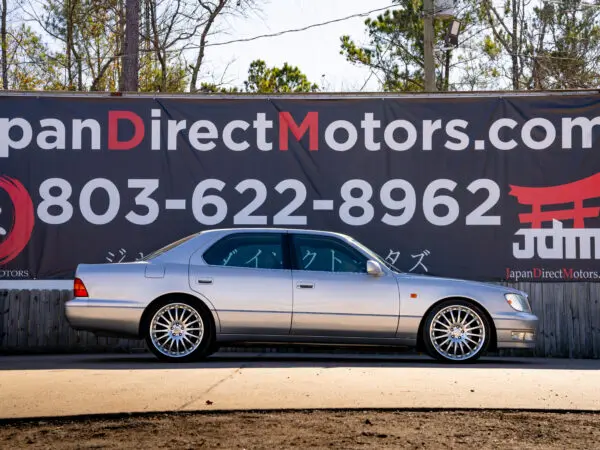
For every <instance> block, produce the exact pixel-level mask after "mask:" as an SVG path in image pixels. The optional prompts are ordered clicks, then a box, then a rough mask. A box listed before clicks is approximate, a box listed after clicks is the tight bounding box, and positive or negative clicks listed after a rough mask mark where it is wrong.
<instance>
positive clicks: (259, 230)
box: [201, 227, 349, 237]
mask: <svg viewBox="0 0 600 450" xmlns="http://www.w3.org/2000/svg"><path fill="white" fill-rule="evenodd" d="M212 233H218V234H224V233H297V234H320V235H323V236H343V237H349V236H347V235H345V234H342V233H336V232H333V231H324V230H311V229H299V228H275V227H260V228H214V229H211V230H205V231H203V232H202V233H201V234H212Z"/></svg>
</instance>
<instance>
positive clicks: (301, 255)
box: [293, 235, 367, 273]
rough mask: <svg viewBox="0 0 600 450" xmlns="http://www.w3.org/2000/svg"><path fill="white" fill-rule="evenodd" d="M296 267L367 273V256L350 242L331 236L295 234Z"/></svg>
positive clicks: (319, 270) (309, 269) (321, 270)
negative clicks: (349, 243) (351, 245)
mask: <svg viewBox="0 0 600 450" xmlns="http://www.w3.org/2000/svg"><path fill="white" fill-rule="evenodd" d="M293 245H294V257H295V266H294V267H295V268H296V269H298V270H308V271H316V272H342V273H343V272H346V273H366V271H367V269H366V267H367V258H366V257H365V256H363V255H362V254H361V253H360V252H358V251H357V250H355V249H353V248H352V247H350V246H349V245H348V244H346V243H344V242H342V241H340V240H338V239H335V238H329V237H321V236H303V235H295V236H294V237H293Z"/></svg>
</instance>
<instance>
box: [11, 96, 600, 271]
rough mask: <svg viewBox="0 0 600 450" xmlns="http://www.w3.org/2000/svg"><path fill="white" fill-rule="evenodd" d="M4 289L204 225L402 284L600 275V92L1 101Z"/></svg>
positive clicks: (129, 255) (143, 248)
mask: <svg viewBox="0 0 600 450" xmlns="http://www.w3.org/2000/svg"><path fill="white" fill-rule="evenodd" d="M0 105H1V106H2V108H1V111H2V112H1V113H0V280H2V279H23V278H36V279H49V278H69V277H72V276H73V273H74V269H75V267H76V265H77V264H78V263H101V262H120V261H122V262H129V261H135V260H136V259H140V258H142V257H143V255H145V254H148V253H149V252H151V251H152V250H155V249H157V248H159V247H161V246H163V245H165V244H167V243H169V242H171V241H174V240H177V239H179V238H181V237H183V236H186V235H189V234H192V233H195V232H198V231H201V230H204V229H209V228H225V227H256V226H269V227H282V228H311V229H323V230H331V231H338V232H343V233H347V234H349V235H351V236H353V237H355V238H356V239H358V240H359V241H361V242H363V243H364V244H366V245H367V246H369V247H371V248H372V249H373V250H375V251H376V252H378V253H379V254H380V255H381V256H382V257H383V258H385V259H386V260H387V261H389V262H390V263H392V264H394V265H395V266H397V267H398V268H399V269H401V270H403V271H406V272H413V273H420V274H425V273H427V274H433V275H442V276H454V277H462V278H468V279H481V280H500V279H509V280H512V281H519V280H537V281H578V280H579V281H581V280H586V281H594V280H600V266H599V264H598V261H599V260H600V153H599V151H600V150H599V141H598V137H599V132H600V97H598V96H597V95H593V94H589V95H582V94H577V95H575V94H572V95H554V94H553V95H551V94H547V95H533V96H527V95H525V96H518V95H511V96H504V97H501V96H459V95H456V96H448V97H441V96H440V97H429V98H426V97H418V96H415V97H403V98H390V97H381V98H355V99H349V98H344V97H341V96H340V97H337V98H329V99H325V98H321V99H319V98H303V99H301V98H282V97H276V98H271V99H267V98H257V97H238V98H223V99H217V98H214V99H211V98H191V97H190V98H184V97H181V98H160V97H158V98H151V97H110V96H105V97H103V96H98V97H73V96H70V97H69V96H41V97H34V96H18V95H12V96H11V95H9V96H2V97H0Z"/></svg>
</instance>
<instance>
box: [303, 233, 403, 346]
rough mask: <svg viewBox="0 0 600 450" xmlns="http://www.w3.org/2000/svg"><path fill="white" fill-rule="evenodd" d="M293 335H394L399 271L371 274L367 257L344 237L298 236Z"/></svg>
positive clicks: (374, 336) (380, 336)
mask: <svg viewBox="0 0 600 450" xmlns="http://www.w3.org/2000/svg"><path fill="white" fill-rule="evenodd" d="M292 259H293V265H292V267H293V269H294V270H293V272H292V273H293V291H294V314H293V317H292V334H294V335H309V336H312V335H314V336H339V337H341V336H343V337H371V338H393V337H394V336H395V335H396V330H397V328H398V318H399V314H400V296H399V291H398V284H397V282H396V279H395V278H394V276H393V275H392V274H390V273H386V274H385V275H384V276H382V277H373V276H371V275H368V274H367V270H366V266H367V257H365V256H364V255H363V254H362V253H360V252H359V251H358V250H356V249H355V248H353V247H352V246H350V245H349V244H348V243H346V242H344V241H343V240H341V239H338V238H335V237H329V236H317V235H309V234H294V235H292Z"/></svg>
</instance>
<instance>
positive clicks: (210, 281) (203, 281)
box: [198, 278, 213, 284]
mask: <svg viewBox="0 0 600 450" xmlns="http://www.w3.org/2000/svg"><path fill="white" fill-rule="evenodd" d="M198 284H213V279H212V278H200V279H199V280H198Z"/></svg>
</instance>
